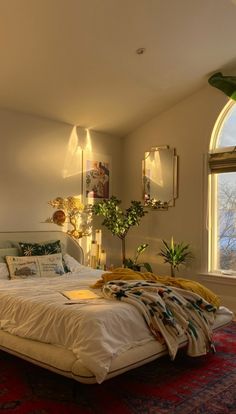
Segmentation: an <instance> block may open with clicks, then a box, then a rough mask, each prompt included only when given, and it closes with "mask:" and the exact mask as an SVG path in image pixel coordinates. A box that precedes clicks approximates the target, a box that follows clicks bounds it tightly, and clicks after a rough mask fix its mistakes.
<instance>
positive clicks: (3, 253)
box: [0, 247, 19, 263]
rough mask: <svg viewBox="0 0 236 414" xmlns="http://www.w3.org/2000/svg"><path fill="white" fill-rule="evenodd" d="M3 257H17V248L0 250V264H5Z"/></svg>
mask: <svg viewBox="0 0 236 414" xmlns="http://www.w3.org/2000/svg"><path fill="white" fill-rule="evenodd" d="M5 256H19V249H18V248H17V247H7V248H6V247H4V248H2V249H0V263H6V261H5Z"/></svg>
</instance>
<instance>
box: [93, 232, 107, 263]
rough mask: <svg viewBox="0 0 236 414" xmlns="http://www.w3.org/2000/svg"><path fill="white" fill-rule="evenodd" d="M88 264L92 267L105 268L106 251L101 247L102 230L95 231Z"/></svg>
mask: <svg viewBox="0 0 236 414" xmlns="http://www.w3.org/2000/svg"><path fill="white" fill-rule="evenodd" d="M90 266H91V267H92V268H94V269H103V270H106V252H105V250H104V249H102V230H96V231H95V240H92V243H91V250H90Z"/></svg>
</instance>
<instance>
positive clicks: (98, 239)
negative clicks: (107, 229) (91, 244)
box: [95, 230, 102, 246]
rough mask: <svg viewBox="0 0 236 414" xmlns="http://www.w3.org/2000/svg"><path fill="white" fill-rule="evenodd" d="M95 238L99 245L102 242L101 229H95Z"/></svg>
mask: <svg viewBox="0 0 236 414" xmlns="http://www.w3.org/2000/svg"><path fill="white" fill-rule="evenodd" d="M95 240H96V242H97V244H98V245H99V246H101V244H102V230H96V232H95Z"/></svg>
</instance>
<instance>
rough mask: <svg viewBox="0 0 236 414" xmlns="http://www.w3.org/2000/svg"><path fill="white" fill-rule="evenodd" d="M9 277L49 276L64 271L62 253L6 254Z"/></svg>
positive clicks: (57, 274) (60, 273)
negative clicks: (38, 254) (39, 254)
mask: <svg viewBox="0 0 236 414" xmlns="http://www.w3.org/2000/svg"><path fill="white" fill-rule="evenodd" d="M6 262H7V265H8V269H9V273H10V279H25V278H27V277H30V276H31V277H51V276H59V275H62V274H64V273H65V271H64V267H63V263H62V254H61V253H56V254H49V255H45V256H6Z"/></svg>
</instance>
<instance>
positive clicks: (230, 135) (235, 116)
mask: <svg viewBox="0 0 236 414" xmlns="http://www.w3.org/2000/svg"><path fill="white" fill-rule="evenodd" d="M235 145H236V105H233V106H232V107H231V108H230V110H229V112H228V113H227V115H226V117H225V119H224V122H223V125H222V127H221V130H220V133H219V137H218V140H217V147H231V146H235Z"/></svg>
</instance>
